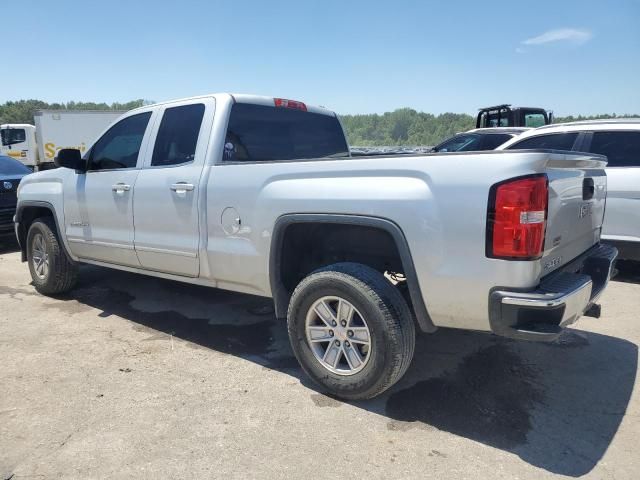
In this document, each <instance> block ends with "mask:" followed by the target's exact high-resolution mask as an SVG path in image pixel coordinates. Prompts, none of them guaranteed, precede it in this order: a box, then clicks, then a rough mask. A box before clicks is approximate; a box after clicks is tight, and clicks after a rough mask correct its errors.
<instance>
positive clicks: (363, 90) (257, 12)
mask: <svg viewBox="0 0 640 480" xmlns="http://www.w3.org/2000/svg"><path fill="white" fill-rule="evenodd" d="M0 5H2V6H3V11H2V14H1V16H2V18H3V19H4V21H3V22H2V25H3V27H2V38H3V39H4V42H3V47H2V59H3V62H2V65H3V67H4V68H3V70H4V71H3V72H2V79H1V80H0V102H4V101H7V100H18V99H23V98H39V99H43V100H45V101H69V100H81V101H104V102H108V103H110V102H113V101H127V100H131V99H136V98H145V99H151V100H155V101H161V100H167V99H172V98H180V97H187V96H192V95H197V94H203V93H210V92H220V91H231V92H242V93H257V94H264V95H273V96H281V97H286V98H293V99H300V100H303V101H306V102H308V103H312V104H319V105H324V106H327V107H329V108H332V109H334V110H336V111H338V112H340V113H372V112H384V111H389V110H393V109H395V108H399V107H412V108H415V109H417V110H422V111H426V112H433V113H441V112H446V111H451V112H468V113H472V112H474V111H475V110H476V109H477V108H478V107H481V106H486V105H490V104H495V103H503V102H508V103H514V104H519V105H527V106H542V107H545V108H548V109H551V110H554V111H555V112H556V114H559V115H566V114H593V113H605V112H608V113H612V112H615V113H618V114H621V113H640V0H611V1H591V0H584V1H562V0H555V1H546V0H543V1H539V0H538V1H530V2H526V3H525V2H514V1H491V2H489V1H482V2H479V1H466V2H463V1H454V0H449V1H413V2H411V1H404V0H393V1H384V2H383V1H360V0H351V1H347V0H341V1H339V0H319V1H315V0H309V1H304V0H298V1H279V0H273V1H253V0H233V1H231V0H230V1H215V0H212V1H195V0H173V1H170V2H169V1H164V0H156V1H146V0H144V1H137V0H128V1H123V0H110V1H108V2H107V1H101V2H93V1H86V0H83V1H73V0H56V1H45V0H39V1H38V0H20V1H19V2H8V1H5V2H0ZM9 20H11V21H9Z"/></svg>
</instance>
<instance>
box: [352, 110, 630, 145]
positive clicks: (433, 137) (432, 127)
mask: <svg viewBox="0 0 640 480" xmlns="http://www.w3.org/2000/svg"><path fill="white" fill-rule="evenodd" d="M616 117H617V115H616V114H615V113H614V114H601V115H591V116H583V115H578V116H567V117H555V118H554V123H564V122H574V121H578V120H593V119H598V118H616ZM621 117H625V118H628V117H640V115H622V116H621ZM340 119H341V120H342V124H343V126H344V129H345V131H346V132H347V136H348V137H349V144H350V145H357V146H362V147H370V146H382V145H389V146H393V145H407V146H418V145H435V144H437V143H440V142H441V141H442V140H444V139H446V138H448V137H450V136H451V135H454V134H456V133H458V132H464V131H465V130H469V129H471V128H475V125H476V119H475V117H473V116H471V115H468V114H466V113H442V114H440V115H433V114H431V113H425V112H418V111H416V110H413V109H411V108H400V109H397V110H394V111H393V112H386V113H383V114H381V115H380V114H377V113H374V114H368V115H341V116H340Z"/></svg>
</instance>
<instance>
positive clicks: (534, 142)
mask: <svg viewBox="0 0 640 480" xmlns="http://www.w3.org/2000/svg"><path fill="white" fill-rule="evenodd" d="M578 135H579V132H567V133H550V134H548V135H536V136H535V137H529V138H525V139H524V140H522V141H521V142H518V143H514V144H513V145H511V146H510V147H508V149H509V150H531V149H536V148H543V149H547V150H572V149H573V145H574V144H575V143H576V140H577V138H578Z"/></svg>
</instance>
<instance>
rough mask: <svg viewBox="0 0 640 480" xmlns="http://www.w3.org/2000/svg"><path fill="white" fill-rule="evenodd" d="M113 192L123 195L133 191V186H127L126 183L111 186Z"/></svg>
mask: <svg viewBox="0 0 640 480" xmlns="http://www.w3.org/2000/svg"><path fill="white" fill-rule="evenodd" d="M111 190H113V191H114V192H116V193H117V194H118V195H122V194H123V193H124V192H128V191H129V190H131V185H127V184H126V183H116V184H115V185H112V186H111Z"/></svg>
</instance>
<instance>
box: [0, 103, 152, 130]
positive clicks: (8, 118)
mask: <svg viewBox="0 0 640 480" xmlns="http://www.w3.org/2000/svg"><path fill="white" fill-rule="evenodd" d="M146 103H148V102H146V101H145V100H142V99H139V100H132V101H130V102H125V103H118V102H114V103H111V104H107V103H95V102H62V103H47V102H43V101H42V100H18V101H15V102H5V103H4V104H2V105H0V124H2V123H30V124H32V125H33V114H34V113H35V111H36V110H125V111H126V110H131V109H132V108H138V107H141V106H142V105H145V104H146Z"/></svg>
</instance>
